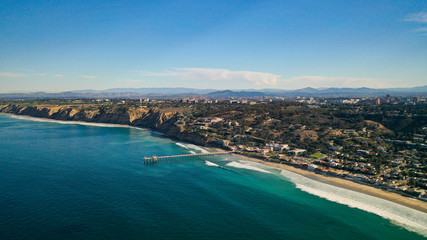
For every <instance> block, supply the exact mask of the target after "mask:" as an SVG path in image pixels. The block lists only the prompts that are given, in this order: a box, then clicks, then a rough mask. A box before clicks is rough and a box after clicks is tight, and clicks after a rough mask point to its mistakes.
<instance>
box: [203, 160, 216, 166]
mask: <svg viewBox="0 0 427 240" xmlns="http://www.w3.org/2000/svg"><path fill="white" fill-rule="evenodd" d="M205 163H206V165H208V166H212V167H219V165H218V164H216V163H213V162H209V161H205Z"/></svg>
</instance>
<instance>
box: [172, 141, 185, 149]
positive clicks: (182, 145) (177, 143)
mask: <svg viewBox="0 0 427 240" xmlns="http://www.w3.org/2000/svg"><path fill="white" fill-rule="evenodd" d="M175 144H176V145H178V146H180V147H182V148H185V149H188V147H187V146H185V144H183V143H180V142H176V143H175Z"/></svg>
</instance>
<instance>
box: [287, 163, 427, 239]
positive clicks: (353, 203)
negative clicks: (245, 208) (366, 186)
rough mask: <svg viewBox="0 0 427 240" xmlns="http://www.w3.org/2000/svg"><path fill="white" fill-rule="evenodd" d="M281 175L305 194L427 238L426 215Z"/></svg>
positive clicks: (304, 178) (333, 187)
mask: <svg viewBox="0 0 427 240" xmlns="http://www.w3.org/2000/svg"><path fill="white" fill-rule="evenodd" d="M281 175H283V176H284V177H286V178H288V179H289V180H290V181H292V182H293V183H294V184H295V185H296V188H298V189H300V190H302V191H304V192H307V193H310V194H312V195H316V196H318V197H321V198H324V199H327V200H329V201H332V202H336V203H340V204H343V205H347V206H349V207H352V208H358V209H360V210H363V211H366V212H370V213H374V214H376V215H378V216H380V217H383V218H386V219H389V220H391V222H392V223H393V224H395V225H399V226H401V227H404V228H406V229H408V230H410V231H412V232H416V233H418V234H421V235H423V236H425V237H427V214H426V213H423V212H421V211H417V210H415V209H412V208H409V207H406V206H403V205H400V204H397V203H394V202H390V201H388V200H385V199H381V198H377V197H374V196H371V195H367V194H364V193H360V192H356V191H352V190H348V189H344V188H340V187H336V186H332V185H329V184H326V183H322V182H318V181H315V180H312V179H309V178H306V177H304V176H301V175H299V174H296V173H293V172H289V171H286V170H282V171H281Z"/></svg>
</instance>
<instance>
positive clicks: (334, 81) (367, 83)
mask: <svg viewBox="0 0 427 240" xmlns="http://www.w3.org/2000/svg"><path fill="white" fill-rule="evenodd" d="M389 82H390V81H389V80H387V79H377V78H355V77H328V76H297V77H293V78H289V79H282V80H281V81H280V83H281V84H280V85H281V86H283V87H284V88H295V89H296V88H305V87H314V88H328V87H339V88H346V87H348V88H358V87H369V88H387V87H396V86H394V85H392V84H390V83H389Z"/></svg>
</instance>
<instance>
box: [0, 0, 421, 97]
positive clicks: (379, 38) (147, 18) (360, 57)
mask: <svg viewBox="0 0 427 240" xmlns="http://www.w3.org/2000/svg"><path fill="white" fill-rule="evenodd" d="M0 30H1V31H0V46H1V47H0V92H31V91H48V92H55V91H66V90H77V89H107V88H116V87H135V88H139V87H194V88H216V89H251V88H255V89H261V88H281V89H296V88H303V87H373V88H383V87H411V86H420V85H427V1H425V0H419V1H387V0H382V1H376V0H367V1H363V0H359V1H342V0H341V1H316V0H306V1H304V0H301V1H249V0H245V1H222V0H216V1H123V0H121V1H108V0H103V1H79V0H73V1H60V0H58V1H18V0H15V1H8V0H3V1H1V2H0Z"/></svg>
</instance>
